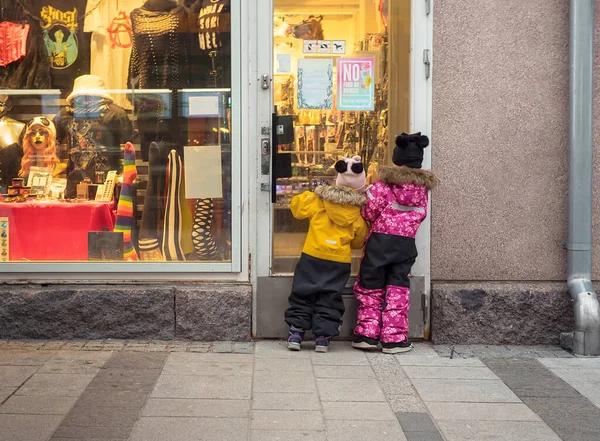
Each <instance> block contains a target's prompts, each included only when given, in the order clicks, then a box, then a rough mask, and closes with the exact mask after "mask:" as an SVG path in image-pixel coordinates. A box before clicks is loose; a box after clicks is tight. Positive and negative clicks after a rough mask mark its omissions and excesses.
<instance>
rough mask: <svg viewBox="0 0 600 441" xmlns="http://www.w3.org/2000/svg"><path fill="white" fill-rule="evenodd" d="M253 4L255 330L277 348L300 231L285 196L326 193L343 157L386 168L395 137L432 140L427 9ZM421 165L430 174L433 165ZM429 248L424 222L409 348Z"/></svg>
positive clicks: (378, 2) (410, 4) (419, 330)
mask: <svg viewBox="0 0 600 441" xmlns="http://www.w3.org/2000/svg"><path fill="white" fill-rule="evenodd" d="M257 1H258V4H259V9H258V11H259V12H258V15H259V16H258V17H257V19H258V20H257V21H258V26H257V27H258V29H257V32H258V42H259V44H258V65H257V67H258V71H259V73H260V75H259V79H258V80H259V84H260V86H261V87H260V89H262V90H260V91H259V92H258V95H259V109H258V113H259V116H258V121H259V124H260V126H261V127H260V135H259V137H260V139H259V140H258V142H259V145H260V150H261V154H260V155H259V164H257V165H258V167H259V169H260V179H259V181H260V182H258V185H259V187H258V191H257V193H258V204H257V234H258V240H257V253H256V258H255V259H253V266H254V268H255V271H256V272H254V274H255V288H256V290H255V292H256V294H255V295H256V302H255V323H254V326H255V328H254V332H255V335H256V336H257V337H259V338H280V337H285V336H286V335H287V328H286V325H285V323H284V321H283V312H284V310H285V308H286V307H287V296H288V295H289V292H290V288H291V284H292V275H293V272H294V268H295V265H296V263H297V261H298V259H299V257H300V254H301V250H302V246H303V243H304V238H305V236H306V231H307V229H308V222H307V221H299V220H296V219H294V217H293V216H292V214H291V212H290V209H289V203H290V200H291V198H292V197H293V196H294V195H296V194H299V193H302V192H303V191H306V190H314V188H315V187H316V186H319V185H327V184H333V183H334V181H335V175H336V173H335V170H334V168H333V165H334V164H335V162H336V161H337V160H338V159H339V158H340V157H342V156H345V157H352V156H354V155H360V156H361V158H362V160H363V163H364V164H365V168H367V169H368V168H370V167H376V166H377V165H391V153H392V149H393V147H394V139H395V137H396V136H397V135H398V134H400V133H402V132H416V131H420V132H423V133H424V134H429V133H430V127H431V115H430V108H431V106H430V104H431V85H430V64H429V54H430V42H431V11H430V9H429V8H430V6H429V5H430V2H429V1H423V0H304V1H298V0H264V1H261V0H257ZM261 8H262V9H261ZM261 11H262V12H261ZM267 11H272V14H269V13H268V12H267ZM344 73H345V75H344ZM427 150H430V149H427ZM426 154H427V155H429V152H427V153H426ZM423 165H424V167H425V168H428V167H429V166H430V158H429V156H428V157H426V158H425V161H424V164H423ZM429 243H430V240H429V222H428V221H426V223H424V224H423V225H422V227H421V229H420V231H419V235H418V236H417V246H418V249H419V258H418V260H417V262H416V264H415V266H414V267H413V271H412V282H411V286H412V289H411V305H412V306H411V310H410V315H409V320H410V337H412V338H428V337H429ZM359 262H360V251H356V252H355V254H354V257H353V262H352V274H353V277H352V278H351V279H350V281H349V284H348V286H347V295H345V296H344V301H345V304H346V314H345V315H344V326H343V329H342V336H344V337H350V336H351V333H352V327H353V325H354V323H355V319H356V306H357V303H356V301H355V299H354V297H353V295H352V283H353V281H354V276H355V275H356V273H357V272H358V267H359Z"/></svg>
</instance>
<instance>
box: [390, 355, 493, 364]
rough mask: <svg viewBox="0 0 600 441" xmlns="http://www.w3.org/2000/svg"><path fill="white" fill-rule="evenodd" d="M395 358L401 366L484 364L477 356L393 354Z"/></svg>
mask: <svg viewBox="0 0 600 441" xmlns="http://www.w3.org/2000/svg"><path fill="white" fill-rule="evenodd" d="M395 357H396V360H398V362H399V363H400V365H402V366H447V367H467V366H474V367H484V366H485V365H484V364H483V363H482V362H481V360H479V359H477V358H453V359H450V358H443V357H439V356H437V355H414V356H410V357H407V356H404V354H400V355H395Z"/></svg>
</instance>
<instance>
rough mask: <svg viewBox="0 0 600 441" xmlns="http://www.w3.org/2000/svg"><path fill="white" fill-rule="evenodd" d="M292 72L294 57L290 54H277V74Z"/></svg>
mask: <svg viewBox="0 0 600 441" xmlns="http://www.w3.org/2000/svg"><path fill="white" fill-rule="evenodd" d="M291 72H292V56H291V55H290V54H277V73H291Z"/></svg>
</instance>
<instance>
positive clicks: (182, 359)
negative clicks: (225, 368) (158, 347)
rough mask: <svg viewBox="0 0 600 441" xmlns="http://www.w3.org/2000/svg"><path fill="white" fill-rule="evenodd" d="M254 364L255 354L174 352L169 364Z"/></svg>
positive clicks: (171, 354)
mask: <svg viewBox="0 0 600 441" xmlns="http://www.w3.org/2000/svg"><path fill="white" fill-rule="evenodd" d="M169 362H171V363H254V355H253V354H213V353H191V352H172V353H170V354H169V358H168V359H167V363H169Z"/></svg>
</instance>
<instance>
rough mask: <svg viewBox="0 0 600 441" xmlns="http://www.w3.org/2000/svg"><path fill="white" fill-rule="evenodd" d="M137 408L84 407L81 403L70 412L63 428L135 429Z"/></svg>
mask: <svg viewBox="0 0 600 441" xmlns="http://www.w3.org/2000/svg"><path fill="white" fill-rule="evenodd" d="M138 415H139V409H137V408H135V407H99V406H94V405H90V406H83V405H79V403H78V404H77V405H76V406H75V407H74V408H73V409H72V410H71V412H69V414H68V415H67V416H66V417H65V419H64V420H63V421H62V423H61V426H71V427H73V426H81V427H97V426H103V427H129V428H131V427H133V425H134V424H135V422H136V421H137V419H138Z"/></svg>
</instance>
